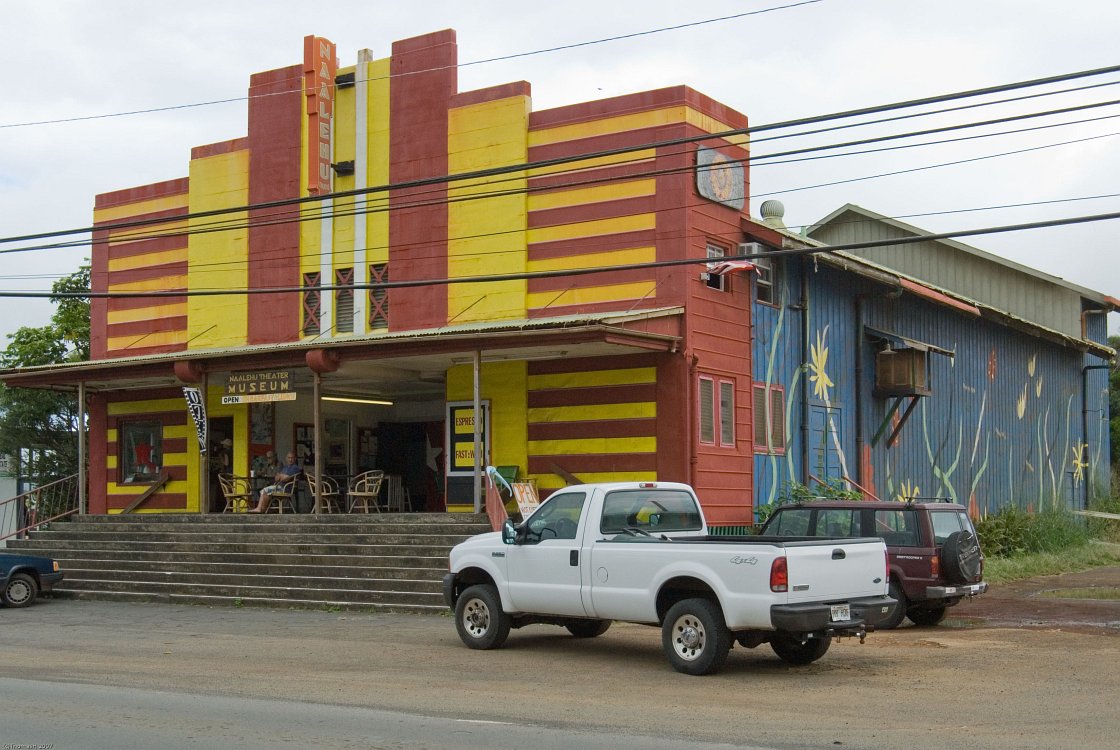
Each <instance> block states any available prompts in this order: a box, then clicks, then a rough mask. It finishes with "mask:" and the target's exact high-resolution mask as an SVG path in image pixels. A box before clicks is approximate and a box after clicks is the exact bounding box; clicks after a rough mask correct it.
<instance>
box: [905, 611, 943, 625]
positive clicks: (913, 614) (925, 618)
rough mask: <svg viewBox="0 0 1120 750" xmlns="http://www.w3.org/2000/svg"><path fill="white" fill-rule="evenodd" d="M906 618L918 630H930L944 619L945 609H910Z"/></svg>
mask: <svg viewBox="0 0 1120 750" xmlns="http://www.w3.org/2000/svg"><path fill="white" fill-rule="evenodd" d="M906 616H907V617H909V618H910V622H912V623H914V624H915V625H917V626H918V627H920V628H932V627H933V626H934V625H936V624H937V623H939V622H941V621H942V620H944V619H945V607H911V608H910V609H909V610H907V612H906Z"/></svg>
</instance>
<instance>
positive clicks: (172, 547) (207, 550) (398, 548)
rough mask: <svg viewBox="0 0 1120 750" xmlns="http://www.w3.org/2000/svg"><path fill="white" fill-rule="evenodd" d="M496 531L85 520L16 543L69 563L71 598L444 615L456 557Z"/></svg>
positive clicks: (338, 522) (383, 522)
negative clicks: (463, 546) (462, 545)
mask: <svg viewBox="0 0 1120 750" xmlns="http://www.w3.org/2000/svg"><path fill="white" fill-rule="evenodd" d="M489 530H490V527H489V523H488V522H487V520H486V516H485V515H476V514H461V513H455V514H444V513H408V514H388V513H383V514H371V515H360V516H359V515H322V516H310V515H298V514H285V515H279V514H278V515H265V516H253V515H244V514H221V515H218V514H212V515H171V514H161V515H154V514H141V515H128V516H119V515H114V516H81V517H79V518H76V519H74V520H72V521H67V522H61V523H58V522H56V523H54V524H52V525H51V526H50V527H47V528H43V529H41V530H38V531H35V532H32V534H31V536H30V537H29V538H27V539H20V540H8V547H9V548H11V549H13V550H19V551H22V552H27V553H29V554H40V555H46V556H49V557H53V558H55V559H56V560H58V562H59V566H60V567H61V569H62V570H63V572H64V573H65V574H66V576H65V578H64V580H63V581H62V583H60V584H59V585H57V586H56V587H55V589H54V590H55V594H56V595H57V596H60V597H74V598H82V599H118V600H124V601H175V602H182V603H195V604H208V605H225V606H266V607H295V608H304V609H308V608H310V609H320V608H321V609H330V610H335V609H338V610H365V611H392V612H440V611H442V610H444V604H443V597H442V589H441V581H442V578H443V574H444V573H445V572H446V570H447V555H448V552H450V550H451V547H453V546H454V545H456V544H458V543H459V542H461V541H463V540H464V539H467V538H468V537H470V536H473V535H474V534H478V533H483V532H486V531H489Z"/></svg>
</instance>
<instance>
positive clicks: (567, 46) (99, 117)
mask: <svg viewBox="0 0 1120 750" xmlns="http://www.w3.org/2000/svg"><path fill="white" fill-rule="evenodd" d="M823 1H824V0H803V1H802V2H796V3H791V4H788V5H779V6H776V7H773V8H763V9H761V10H753V11H749V12H746V13H736V14H735V15H731V16H721V17H720V18H709V19H706V20H703V21H691V22H689V23H682V24H677V25H676V26H664V27H662V28H658V29H648V30H646V31H636V32H633V33H631V34H621V35H619V36H611V37H605V38H603V39H593V40H590V41H586V42H574V43H572V44H563V45H560V46H557V47H548V48H545V49H538V50H532V51H530V52H516V53H513V54H510V55H501V56H499V57H491V58H487V59H483V60H472V61H470V62H465V63H456V64H454V65H440V66H437V67H434V68H424V69H423V70H410V71H405V72H403V73H390V74H389V75H386V76H374V77H372V78H365V79H362V80H363V81H364V82H370V81H380V80H388V79H392V78H401V77H405V76H413V75H419V74H421V73H432V72H436V71H441V70H450V69H455V68H466V67H470V66H472V65H483V64H486V63H493V62H502V61H505V60H516V59H519V58H523V57H532V56H534V55H543V54H548V53H551V52H561V51H564V50H570V49H578V48H580V47H590V46H593V45H596V44H606V43H608V42H617V41H622V40H624V39H635V38H637V37H643V36H650V35H652V34H660V33H663V32H666V31H678V30H680V29H687V28H693V27H696V26H706V25H708V24H713V23H720V22H722V21H734V20H737V19H740V18H746V17H747V16H757V15H761V14H763V13H772V12H773V11H777V10H789V9H791V8H797V7H800V6H802V5H813V4H815V3H819V2H823ZM302 78H303V76H293V77H291V78H286V79H281V80H279V81H275V82H274V83H290V82H291V81H295V80H301V79H302ZM328 85H329V86H330V87H331V88H335V87H336V86H337V84H336V83H334V82H333V81H332V82H330V83H329V84H328ZM294 95H299V96H302V95H303V92H302V91H295V90H292V91H274V92H269V93H264V94H251V95H249V96H235V97H231V98H228V99H213V100H210V101H203V102H193V103H191V104H173V105H169V106H166V107H149V108H147V109H134V110H130V111H127V112H110V113H105V114H100V115H85V116H78V117H63V118H59V119H55V120H37V121H33V122H11V123H5V124H0V129H4V128H24V127H31V126H37V125H58V124H62V123H70V122H87V121H90V120H105V119H109V118H113V117H130V116H132V115H147V114H154V113H157V112H172V111H175V110H179V109H192V108H195V107H209V106H212V105H214V104H229V103H232V102H245V101H251V100H253V99H263V98H266V97H271V96H294Z"/></svg>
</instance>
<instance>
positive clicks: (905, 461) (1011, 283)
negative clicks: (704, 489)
mask: <svg viewBox="0 0 1120 750" xmlns="http://www.w3.org/2000/svg"><path fill="white" fill-rule="evenodd" d="M782 212H783V209H782V207H781V205H780V204H778V203H777V202H775V201H768V202H767V203H765V204H763V207H762V213H763V221H762V223H763V225H765V226H766V227H767V228H769V229H772V230H774V232H775V233H774V234H764V233H761V232H760V233H759V234H758V238H763V237H765V238H767V239H768V243H767V244H765V245H763V244H758V245H755V246H750V245H748V246H747V247H746V248H745V249H746V251H747V252H763V253H765V252H767V251H768V250H783V249H784V250H794V251H795V250H797V249H801V248H818V249H819V248H823V247H833V246H843V245H845V244H849V243H853V242H867V241H878V242H886V243H890V242H893V241H897V242H899V243H900V244H886V245H883V246H880V247H875V248H871V249H862V250H859V251H827V252H826V251H820V252H813V253H809V254H796V253H794V254H790V255H783V254H782V253H774V254H773V257H772V258H767V257H763V258H762V259H760V260H759V266H760V268H759V273H758V275H757V278H756V282H755V283H756V285H757V291H756V295H755V298H754V302H753V327H754V331H753V342H754V343H753V347H754V348H753V358H754V375H753V377H754V381H755V382H754V396H755V398H754V414H755V423H754V443H755V467H754V468H755V505H756V508H757V506H759V505H765V504H767V503H770V502H775V501H778V500H780V499H782V498H783V497H786V496H788V493H789V491H790V488H791V487H793V486H794V485H795V484H802V485H807V486H809V487H810V488H813V487H819V483H820V482H829V481H837V480H839V481H842V482H845V483H850V486H855V487H857V488H860V489H862V490H864V491H865V493H866V494H868V495H870V496H873V497H878V498H881V499H900V498H916V497H947V498H951V499H953V500H955V501H957V502H960V503H962V504H964V505H967V506H968V507H969V508H970V510H971V512H972V514H973V515H974V516H977V517H980V516H983V515H986V514H989V513H993V512H997V511H998V510H999V509H1001V508H1003V507H1006V506H1010V505H1014V506H1017V507H1019V508H1023V509H1026V510H1039V509H1043V508H1049V507H1053V506H1065V507H1071V508H1082V507H1084V506H1085V504H1086V502H1087V500H1088V498H1089V497H1091V496H1092V495H1093V493H1095V492H1101V493H1107V491H1108V482H1109V445H1108V443H1109V435H1108V419H1109V414H1108V370H1107V366H1108V362H1109V361H1110V360H1111V359H1112V358H1113V357H1114V356H1115V352H1113V351H1112V350H1111V349H1109V348H1108V347H1107V345H1106V344H1105V342H1106V341H1107V326H1106V315H1107V313H1108V312H1110V311H1111V310H1115V309H1117V301H1116V300H1115V299H1114V298H1112V297H1109V296H1107V295H1104V294H1101V293H1099V292H1094V291H1092V290H1088V289H1084V288H1082V287H1078V286H1076V285H1073V284H1069V283H1068V282H1065V281H1063V280H1061V279H1057V278H1054V277H1050V276H1047V275H1045V274H1042V273H1040V272H1037V271H1034V270H1032V269H1028V268H1025V267H1023V266H1020V265H1017V264H1014V263H1011V262H1009V261H1006V260H1002V259H1000V258H997V257H995V256H992V255H989V254H987V253H984V252H983V251H980V250H977V249H975V248H971V247H968V246H967V245H963V244H961V243H958V242H955V241H951V240H940V241H937V240H921V239H919V238H922V237H924V236H928V234H929V233H927V232H924V231H923V230H921V229H918V228H916V227H912V226H909V225H906V224H903V223H901V222H898V221H896V220H893V219H889V218H887V217H884V216H880V215H878V214H875V213H873V212H870V211H867V210H866V209H862V208H859V207H857V206H852V205H849V206H845V207H843V208H842V209H840V210H838V211H836V212H834V213H833V214H831V215H830V216H829V217H827V218H826V219H824V220H822V222H821V223H819V224H818V225H816V226H814V227H813V228H812V229H810V230H809V231H808V232H807V233H806V236H802V235H798V234H795V233H793V232H790V231H789V230H786V229H785V227H784V226H783V225H782V221H781V215H782ZM775 236H780V237H781V238H782V240H781V244H782V247H781V248H776V247H773V238H774V237H775ZM914 239H918V241H917V242H913V240H914ZM902 243H905V244H902Z"/></svg>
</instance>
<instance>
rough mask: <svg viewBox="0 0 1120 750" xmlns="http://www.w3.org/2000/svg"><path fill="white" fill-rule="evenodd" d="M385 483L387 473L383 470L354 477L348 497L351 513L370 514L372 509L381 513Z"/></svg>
mask: <svg viewBox="0 0 1120 750" xmlns="http://www.w3.org/2000/svg"><path fill="white" fill-rule="evenodd" d="M383 481H385V472H383V471H381V470H376V471H367V472H363V473H361V474H359V475H358V476H356V477H354V479H353V480H351V482H350V489H349V491H348V492H347V495H349V497H350V512H351V513H359V512H360V513H369V512H370V508H371V507H372V508H373V510H375V511H376V512H378V513H380V512H381V501H380V496H381V483H382V482H383Z"/></svg>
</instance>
